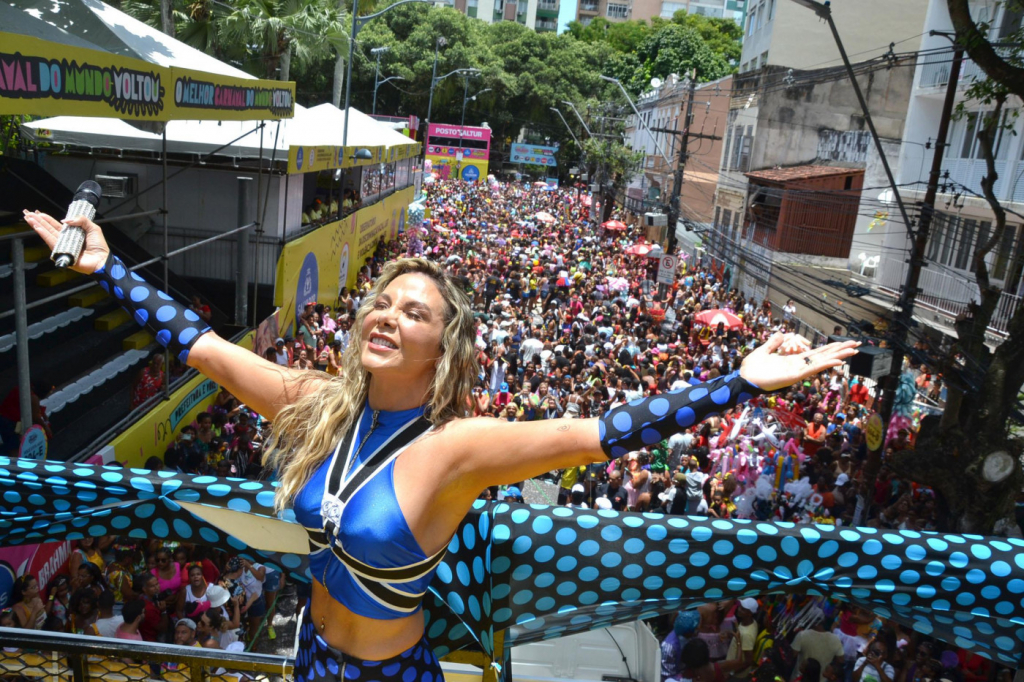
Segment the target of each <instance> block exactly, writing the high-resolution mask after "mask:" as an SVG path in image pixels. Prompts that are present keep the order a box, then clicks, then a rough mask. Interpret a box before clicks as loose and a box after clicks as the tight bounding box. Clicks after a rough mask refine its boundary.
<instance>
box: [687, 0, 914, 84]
mask: <svg viewBox="0 0 1024 682" xmlns="http://www.w3.org/2000/svg"><path fill="white" fill-rule="evenodd" d="M701 1H702V2H703V0H701ZM830 6H831V8H832V16H833V18H834V19H835V23H836V26H837V28H838V30H839V34H840V35H841V36H842V39H843V44H844V46H845V47H846V52H847V54H852V55H855V57H856V58H857V59H858V60H863V59H866V58H867V57H868V56H874V55H876V54H881V53H883V52H885V51H886V49H887V48H888V46H889V43H891V42H895V43H897V45H898V50H899V51H903V52H906V51H912V50H916V49H917V47H918V45H919V44H920V34H921V27H922V25H923V24H924V17H925V10H926V9H927V7H928V0H832V2H831V5H830ZM839 63H840V57H839V50H838V48H837V47H836V44H835V40H834V39H833V38H832V32H831V31H829V29H828V26H827V25H826V24H824V23H823V22H822V21H821V20H820V19H818V16H817V15H816V14H815V13H814V12H812V11H811V10H809V9H807V8H806V7H804V6H802V5H799V4H797V3H796V2H794V1H793V0H747V8H746V15H745V16H744V24H743V53H742V55H741V57H740V73H741V74H745V73H748V72H751V71H756V70H758V69H761V68H763V67H765V66H785V67H787V68H790V69H813V68H817V67H819V66H825V65H828V64H839Z"/></svg>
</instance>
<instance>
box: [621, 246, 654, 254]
mask: <svg viewBox="0 0 1024 682" xmlns="http://www.w3.org/2000/svg"><path fill="white" fill-rule="evenodd" d="M653 248H654V244H633V245H632V246H628V247H626V250H625V253H628V254H629V255H631V256H646V255H647V254H649V253H650V252H651V249H653Z"/></svg>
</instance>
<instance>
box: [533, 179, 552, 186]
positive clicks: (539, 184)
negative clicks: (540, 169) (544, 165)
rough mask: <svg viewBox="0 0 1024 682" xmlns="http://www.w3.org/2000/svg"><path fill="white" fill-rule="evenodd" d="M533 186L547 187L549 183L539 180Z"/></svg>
mask: <svg viewBox="0 0 1024 682" xmlns="http://www.w3.org/2000/svg"><path fill="white" fill-rule="evenodd" d="M533 186H534V187H547V186H548V183H546V182H544V181H542V180H538V181H537V182H535V183H533Z"/></svg>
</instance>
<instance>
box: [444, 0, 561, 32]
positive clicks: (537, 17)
mask: <svg viewBox="0 0 1024 682" xmlns="http://www.w3.org/2000/svg"><path fill="white" fill-rule="evenodd" d="M455 9H457V10H459V11H460V12H463V13H464V14H466V15H467V16H470V17H474V18H476V19H481V20H483V21H486V22H487V23H489V24H491V23H495V22H498V21H515V22H518V23H520V24H522V25H524V26H526V27H527V28H532V29H534V30H536V31H555V30H557V29H558V13H559V0H455Z"/></svg>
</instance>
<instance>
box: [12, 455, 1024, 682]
mask: <svg viewBox="0 0 1024 682" xmlns="http://www.w3.org/2000/svg"><path fill="white" fill-rule="evenodd" d="M273 491H274V487H273V484H269V483H264V482H259V481H248V480H243V479H221V478H216V477H212V476H184V475H180V474H175V473H173V472H156V473H154V472H150V471H145V470H141V469H121V468H114V467H102V466H87V465H79V464H62V463H58V462H40V461H31V460H10V459H6V458H0V545H12V544H19V543H25V542H45V541H55V540H63V539H76V538H81V537H84V536H86V535H94V536H98V535H107V534H118V535H128V536H131V537H137V538H140V539H142V538H150V537H158V538H166V539H168V540H172V539H174V540H186V541H191V542H203V543H208V544H212V545H216V546H218V547H221V548H232V549H234V550H236V551H237V552H239V553H240V554H242V555H243V556H250V557H251V558H254V559H257V560H259V561H261V562H264V563H268V564H269V565H271V566H273V567H275V568H278V569H279V570H282V571H283V572H286V573H288V574H289V575H291V576H292V577H293V578H297V579H300V580H308V579H309V578H308V575H307V574H306V558H305V557H303V556H299V555H294V554H269V553H264V552H260V551H258V550H255V549H252V548H250V547H248V546H246V545H245V544H244V543H242V542H241V541H239V540H238V539H237V538H233V537H231V536H229V535H226V534H225V533H224V532H223V530H221V529H218V528H216V527H214V526H212V525H211V524H209V523H207V522H206V521H204V520H202V519H199V518H198V517H196V516H195V515H193V514H191V513H190V512H188V511H187V510H186V509H185V508H183V507H182V506H181V504H180V502H194V503H198V504H206V505H212V506H216V507H222V508H228V509H233V510H236V511H241V512H247V513H251V514H258V515H262V516H268V517H269V516H272V515H273ZM286 520H288V519H286ZM357 558H362V557H357ZM429 592H430V595H429V596H428V598H427V599H426V601H425V602H424V611H425V616H426V634H427V637H428V639H429V641H430V642H431V644H432V645H433V648H434V653H435V654H436V655H437V656H438V657H440V656H444V655H445V654H447V653H448V652H450V651H454V650H456V649H462V648H472V649H477V650H481V651H483V652H484V653H487V654H488V655H493V651H492V645H493V636H494V633H495V632H496V631H502V630H507V633H506V634H507V636H506V642H507V645H508V646H512V645H515V644H521V643H526V642H533V641H538V640H542V639H551V638H555V637H559V636H562V635H565V634H571V633H574V632H581V631H584V630H591V629H595V628H600V627H604V626H607V625H611V624H613V623H620V622H628V621H632V620H636V619H637V618H646V617H650V616H654V615H657V614H660V613H669V612H674V611H677V610H679V609H681V608H687V607H692V606H696V605H697V604H701V603H705V602H708V601H715V600H719V599H727V598H733V597H744V596H753V595H759V594H768V593H782V592H806V593H809V594H812V595H827V596H830V597H833V598H837V599H841V600H844V601H847V602H851V603H854V604H858V605H860V606H863V607H864V608H867V609H870V610H871V611H873V612H875V613H877V614H878V615H880V616H882V617H884V618H892V619H894V620H896V621H898V622H900V623H903V624H904V625H906V626H907V627H910V628H913V629H914V630H916V631H918V632H921V633H923V634H926V635H930V636H932V637H936V638H938V639H941V640H943V641H946V642H949V643H951V644H954V645H956V646H959V647H962V648H965V649H968V650H971V651H974V652H977V653H979V654H981V655H983V656H986V657H988V658H992V659H994V660H997V661H999V662H1001V663H1005V664H1008V665H1011V666H1018V665H1020V664H1021V662H1022V654H1024V540H1020V539H1016V538H994V537H982V536H978V535H951V534H943V533H919V532H915V531H895V530H879V529H873V528H835V527H833V526H825V525H820V526H819V525H793V524H785V523H758V522H754V521H738V520H733V521H725V520H711V519H705V518H697V517H680V516H663V515H660V514H631V513H619V512H612V511H604V510H601V511H590V510H574V509H568V508H564V507H546V506H542V505H509V504H505V503H496V504H493V503H492V504H487V503H484V502H480V501H478V502H477V503H476V504H475V505H474V506H473V509H472V510H471V511H470V513H469V514H468V515H467V516H466V520H465V521H464V522H463V524H462V525H461V526H460V528H459V530H458V532H457V533H456V534H455V536H454V537H453V538H452V541H451V543H450V544H449V547H448V554H447V556H446V557H445V558H444V560H443V561H442V563H441V564H440V565H439V566H438V569H437V574H436V575H435V577H434V580H433V582H432V583H431V586H430V590H429ZM499 659H500V655H499Z"/></svg>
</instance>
